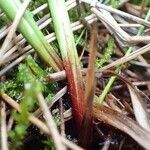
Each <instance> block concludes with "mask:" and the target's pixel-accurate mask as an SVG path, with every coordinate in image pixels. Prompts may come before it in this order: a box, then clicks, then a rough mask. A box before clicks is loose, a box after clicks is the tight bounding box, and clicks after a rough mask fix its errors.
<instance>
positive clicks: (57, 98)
mask: <svg viewBox="0 0 150 150" xmlns="http://www.w3.org/2000/svg"><path fill="white" fill-rule="evenodd" d="M66 92H67V86H65V87H64V88H62V89H61V90H60V91H59V92H58V93H57V94H56V95H55V96H54V97H53V99H52V101H50V102H49V103H48V104H47V105H48V108H49V109H50V108H51V107H52V106H53V104H54V103H55V102H57V101H58V100H59V99H60V98H61V97H62V96H63V95H64V94H66ZM41 115H42V110H41V109H40V108H39V109H37V110H36V111H35V112H34V116H36V117H40V116H41Z"/></svg>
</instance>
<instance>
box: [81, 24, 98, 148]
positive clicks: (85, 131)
mask: <svg viewBox="0 0 150 150" xmlns="http://www.w3.org/2000/svg"><path fill="white" fill-rule="evenodd" d="M97 33H98V32H97V27H96V26H94V29H93V30H91V42H90V47H89V53H90V56H89V61H88V69H87V75H86V84H85V95H84V119H83V123H82V127H81V132H80V145H81V146H82V147H83V148H85V149H90V148H91V143H92V136H93V135H92V133H93V116H92V110H93V100H94V93H95V59H96V48H97ZM83 135H84V136H83ZM87 137H88V140H87Z"/></svg>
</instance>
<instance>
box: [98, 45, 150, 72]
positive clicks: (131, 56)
mask: <svg viewBox="0 0 150 150" xmlns="http://www.w3.org/2000/svg"><path fill="white" fill-rule="evenodd" d="M148 51H150V44H148V45H146V46H144V47H142V48H140V49H138V50H136V51H134V52H132V53H130V54H129V55H126V56H124V57H122V58H120V59H118V60H116V61H114V62H112V63H111V64H109V65H107V66H105V67H103V68H101V69H100V71H101V72H102V71H105V70H107V69H109V68H111V67H116V66H119V65H122V64H124V63H126V62H128V61H130V60H132V59H135V58H136V57H138V56H140V55H142V54H144V53H146V52H148Z"/></svg>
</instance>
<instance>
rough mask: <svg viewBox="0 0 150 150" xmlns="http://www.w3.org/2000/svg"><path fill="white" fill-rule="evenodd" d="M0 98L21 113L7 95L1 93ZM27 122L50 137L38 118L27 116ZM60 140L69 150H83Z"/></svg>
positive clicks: (15, 103)
mask: <svg viewBox="0 0 150 150" xmlns="http://www.w3.org/2000/svg"><path fill="white" fill-rule="evenodd" d="M0 96H1V97H2V100H3V101H5V102H6V103H8V104H9V105H10V106H11V107H13V108H14V109H15V110H17V111H18V112H20V111H21V109H20V106H19V104H18V103H17V102H15V101H14V100H13V99H12V98H11V97H9V96H8V95H7V94H5V93H1V95H0ZM29 121H30V122H31V123H32V124H33V125H35V126H36V127H38V128H39V129H41V130H42V131H43V132H44V133H45V134H47V135H49V136H51V133H50V132H49V129H48V127H47V126H46V125H45V124H44V123H43V122H42V121H41V120H39V119H38V118H36V117H34V116H33V115H32V114H29ZM61 140H62V142H63V143H64V145H66V146H67V147H68V148H70V149H73V150H83V149H82V148H81V147H79V146H77V145H75V144H74V143H73V142H70V141H69V140H67V139H66V138H64V137H62V136H61Z"/></svg>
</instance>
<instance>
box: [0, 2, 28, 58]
mask: <svg viewBox="0 0 150 150" xmlns="http://www.w3.org/2000/svg"><path fill="white" fill-rule="evenodd" d="M30 1H31V0H25V1H24V2H23V4H22V5H21V7H20V8H19V10H18V12H17V14H16V17H15V19H14V21H13V23H12V25H11V27H10V29H9V32H8V34H7V37H6V39H5V41H4V43H3V45H2V48H1V51H0V58H1V55H3V54H4V52H5V51H6V50H7V46H8V45H9V43H10V42H11V40H12V38H13V35H14V33H15V31H16V29H17V26H18V24H19V22H20V20H21V18H22V16H23V14H24V12H25V10H26V8H27V7H28V5H29V3H30Z"/></svg>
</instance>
